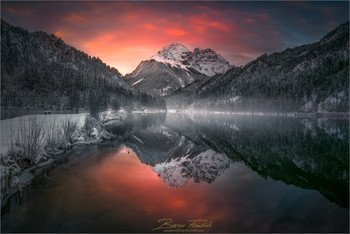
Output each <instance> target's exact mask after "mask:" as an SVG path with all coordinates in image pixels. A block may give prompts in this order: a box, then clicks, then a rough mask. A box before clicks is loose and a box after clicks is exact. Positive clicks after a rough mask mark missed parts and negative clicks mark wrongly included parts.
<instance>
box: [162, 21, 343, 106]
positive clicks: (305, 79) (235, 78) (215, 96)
mask: <svg viewBox="0 0 350 234" xmlns="http://www.w3.org/2000/svg"><path fill="white" fill-rule="evenodd" d="M348 77H349V22H346V23H344V24H341V25H339V26H338V27H337V28H336V29H334V30H332V31H331V32H329V33H328V34H326V35H325V36H324V37H322V38H321V39H320V40H319V41H317V42H315V43H312V44H307V45H302V46H297V47H295V48H292V49H290V48H287V49H286V50H284V51H282V52H275V53H272V54H270V55H267V54H264V55H261V56H259V57H258V58H257V59H255V60H253V61H251V62H249V63H248V64H246V65H245V66H242V67H233V68H231V69H229V70H228V71H227V72H226V73H225V74H223V75H219V76H217V77H216V78H215V79H213V78H212V79H208V80H206V81H204V82H201V83H199V84H198V82H197V83H193V84H189V85H188V86H187V87H184V88H180V89H179V90H177V91H174V93H173V94H172V95H169V96H168V97H166V99H167V100H166V101H167V105H168V106H169V107H170V108H185V107H186V108H188V107H190V108H194V109H203V108H204V109H206V108H208V109H215V110H224V109H225V110H233V111H271V112H274V111H277V112H285V111H287V112H289V111H293V112H294V111H301V112H348V111H349V109H348V106H349V105H348V104H349V94H348V88H349V81H348Z"/></svg>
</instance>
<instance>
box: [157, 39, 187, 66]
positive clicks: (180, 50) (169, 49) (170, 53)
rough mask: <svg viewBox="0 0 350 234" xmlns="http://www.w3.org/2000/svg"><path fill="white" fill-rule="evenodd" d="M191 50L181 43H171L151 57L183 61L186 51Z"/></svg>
mask: <svg viewBox="0 0 350 234" xmlns="http://www.w3.org/2000/svg"><path fill="white" fill-rule="evenodd" d="M188 52H190V51H189V50H188V49H187V48H186V46H184V45H182V44H180V43H171V44H170V45H167V46H164V47H163V48H162V49H161V50H160V51H158V53H157V54H155V55H153V56H152V57H151V59H154V60H156V61H158V62H167V61H168V60H172V61H175V62H181V60H182V59H183V57H184V56H185V54H186V53H188Z"/></svg>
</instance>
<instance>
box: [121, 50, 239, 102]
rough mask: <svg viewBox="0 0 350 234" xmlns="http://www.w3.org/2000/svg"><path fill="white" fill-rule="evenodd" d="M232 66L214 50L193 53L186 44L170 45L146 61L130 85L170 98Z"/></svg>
mask: <svg viewBox="0 0 350 234" xmlns="http://www.w3.org/2000/svg"><path fill="white" fill-rule="evenodd" d="M231 67H232V66H231V65H230V64H229V62H227V61H226V60H225V59H224V58H223V57H222V56H221V55H219V54H217V53H216V52H215V51H213V50H211V49H205V50H201V49H198V48H196V49H194V51H189V50H188V49H187V48H186V47H185V46H184V45H181V44H175V43H173V44H170V45H168V46H165V47H163V48H162V50H160V51H158V53H157V54H155V55H154V56H152V57H151V59H150V60H147V61H142V62H141V63H140V64H139V65H138V67H137V68H136V69H135V70H134V71H133V72H132V73H130V74H128V75H126V76H125V78H126V82H127V83H128V84H129V85H131V86H133V87H135V88H137V89H139V90H140V91H141V92H145V93H150V94H158V95H161V96H166V95H168V94H171V93H173V92H174V91H175V90H177V89H178V88H182V87H185V86H187V85H188V84H191V83H193V82H195V81H197V80H208V79H209V77H212V76H214V75H215V74H222V73H224V72H226V71H227V70H228V69H230V68H231Z"/></svg>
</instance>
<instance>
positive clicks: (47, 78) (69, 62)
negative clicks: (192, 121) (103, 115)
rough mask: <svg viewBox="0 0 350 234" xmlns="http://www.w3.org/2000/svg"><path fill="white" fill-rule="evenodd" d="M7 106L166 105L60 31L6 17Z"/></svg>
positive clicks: (3, 49) (4, 64) (4, 65)
mask: <svg viewBox="0 0 350 234" xmlns="http://www.w3.org/2000/svg"><path fill="white" fill-rule="evenodd" d="M1 38H2V40H1V69H2V70H1V107H2V108H28V109H32V108H33V109H34V108H39V109H67V108H84V109H95V110H96V109H101V108H107V107H113V108H115V109H118V108H120V107H123V108H124V109H127V110H136V109H139V108H141V107H155V108H165V103H164V101H163V100H161V99H159V98H155V97H151V96H149V95H145V94H140V93H138V92H137V91H134V90H131V89H130V87H129V86H128V85H127V84H126V83H125V81H124V79H123V78H121V74H120V73H119V72H118V70H116V69H115V68H111V67H109V66H107V65H106V64H104V63H103V62H102V61H101V60H100V59H99V58H95V57H91V56H89V55H87V54H86V53H84V52H82V51H79V50H77V49H75V48H73V47H71V46H69V45H67V44H65V43H64V42H63V41H62V39H60V38H57V37H56V36H55V35H53V34H51V35H49V34H47V33H45V32H40V31H39V32H28V31H26V30H25V29H22V28H20V27H14V26H11V25H10V24H8V23H7V22H5V21H4V20H1Z"/></svg>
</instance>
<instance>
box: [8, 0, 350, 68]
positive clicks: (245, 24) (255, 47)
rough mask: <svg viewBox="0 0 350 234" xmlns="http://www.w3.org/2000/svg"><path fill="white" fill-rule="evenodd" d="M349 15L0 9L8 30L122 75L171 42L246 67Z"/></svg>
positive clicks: (244, 9)
mask: <svg viewBox="0 0 350 234" xmlns="http://www.w3.org/2000/svg"><path fill="white" fill-rule="evenodd" d="M348 14H349V13H348V2H334V3H332V2H326V3H320V2H279V3H278V2H277V3H276V2H264V3H261V2H247V3H243V2H2V16H3V17H4V18H5V20H8V21H9V22H10V23H12V24H17V25H19V26H23V27H25V28H28V29H29V30H31V31H32V30H43V31H46V32H48V33H54V34H55V35H56V36H58V37H61V38H62V39H63V40H64V41H65V42H67V43H68V44H71V45H72V46H74V47H76V48H78V49H80V50H83V51H85V52H86V53H88V54H91V55H93V56H98V57H100V58H101V59H102V60H103V61H104V62H106V63H107V64H109V65H111V66H114V67H116V68H117V69H118V70H120V71H121V72H122V73H127V72H131V71H132V70H133V69H134V68H135V67H136V66H137V64H138V63H139V62H140V61H141V60H146V59H149V58H150V57H151V56H152V55H153V54H155V53H156V52H157V51H158V50H159V49H161V48H162V47H163V46H164V45H167V44H170V43H172V42H179V43H182V44H184V45H186V46H187V47H189V49H193V48H194V47H201V48H212V49H214V50H215V51H217V52H218V53H220V54H221V55H223V56H224V57H225V58H226V59H228V60H229V61H230V62H231V63H232V64H235V65H244V64H245V63H247V62H248V61H250V60H252V59H254V58H256V57H257V56H259V55H261V54H263V53H271V52H274V51H280V50H282V49H285V48H287V47H292V46H296V45H300V44H304V43H310V42H313V41H315V40H318V39H320V37H321V36H323V35H324V34H325V33H326V32H328V31H329V30H331V29H332V28H334V27H336V26H337V24H339V23H342V22H344V21H346V20H348Z"/></svg>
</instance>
